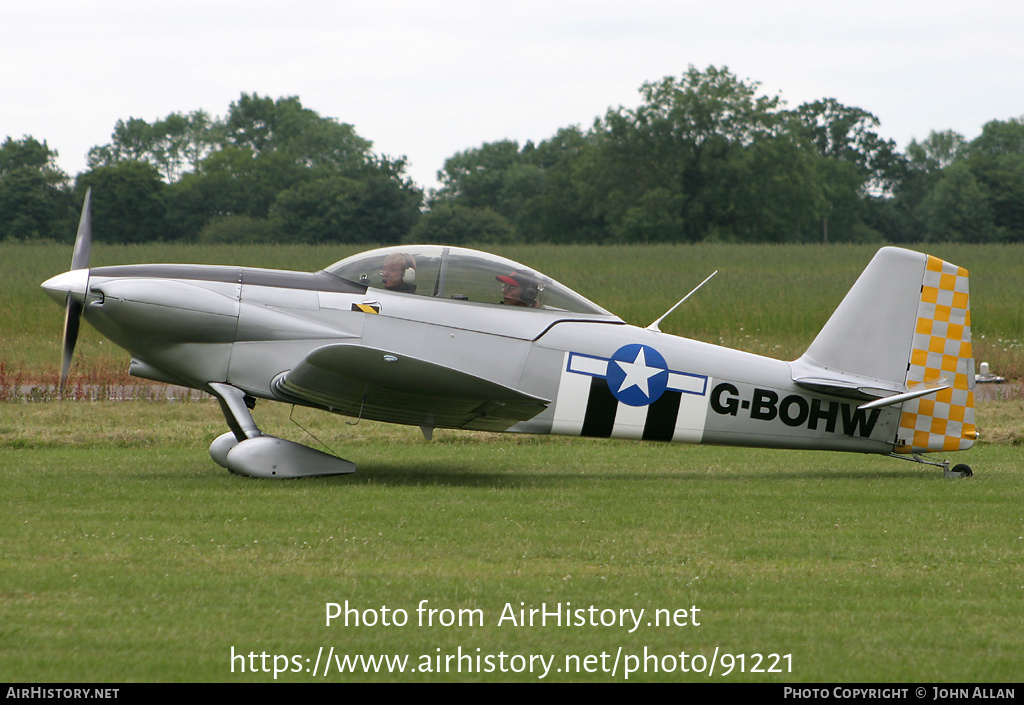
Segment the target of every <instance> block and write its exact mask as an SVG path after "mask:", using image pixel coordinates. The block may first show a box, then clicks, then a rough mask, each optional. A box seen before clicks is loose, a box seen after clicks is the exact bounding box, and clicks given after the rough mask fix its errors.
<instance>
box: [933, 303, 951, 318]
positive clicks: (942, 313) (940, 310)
mask: <svg viewBox="0 0 1024 705" xmlns="http://www.w3.org/2000/svg"><path fill="white" fill-rule="evenodd" d="M951 312H952V308H951V307H949V306H939V305H936V306H935V320H936V321H948V320H949V314H950V313H951Z"/></svg>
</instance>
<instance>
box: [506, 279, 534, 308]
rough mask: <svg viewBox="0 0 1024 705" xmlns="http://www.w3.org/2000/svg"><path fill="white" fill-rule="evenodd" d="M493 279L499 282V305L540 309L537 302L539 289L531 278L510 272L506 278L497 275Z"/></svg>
mask: <svg viewBox="0 0 1024 705" xmlns="http://www.w3.org/2000/svg"><path fill="white" fill-rule="evenodd" d="M495 279H497V280H498V281H499V282H501V303H503V304H505V305H506V306H523V307H526V308H539V307H540V302H539V301H537V295H538V294H539V293H540V287H539V285H538V284H537V281H536V280H535V279H534V278H533V277H531V276H529V275H527V274H522V273H520V272H512V273H511V274H509V275H507V276H506V275H498V276H496V277H495Z"/></svg>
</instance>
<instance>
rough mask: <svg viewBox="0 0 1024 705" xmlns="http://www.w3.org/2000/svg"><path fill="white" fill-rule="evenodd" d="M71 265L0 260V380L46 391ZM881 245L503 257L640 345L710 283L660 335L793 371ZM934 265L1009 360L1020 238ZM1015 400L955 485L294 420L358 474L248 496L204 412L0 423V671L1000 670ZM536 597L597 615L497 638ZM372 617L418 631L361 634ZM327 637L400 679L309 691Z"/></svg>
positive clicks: (132, 406) (268, 485)
mask: <svg viewBox="0 0 1024 705" xmlns="http://www.w3.org/2000/svg"><path fill="white" fill-rule="evenodd" d="M66 249H67V248H65V247H60V246H28V245H18V246H14V245H0V257H6V259H3V260H0V261H3V262H4V264H3V265H0V266H2V267H3V269H2V272H3V278H2V280H0V291H2V292H3V295H4V297H5V300H6V301H7V302H8V306H6V307H5V308H4V310H3V312H2V313H0V316H2V318H0V331H2V336H3V337H2V345H3V348H2V349H0V361H2V362H3V363H4V365H5V372H4V374H6V375H7V377H6V379H7V383H8V384H10V383H11V381H12V380H15V379H22V380H26V381H39V380H40V379H43V377H44V376H45V375H47V374H48V375H51V376H53V375H55V372H56V366H57V363H56V358H57V356H58V354H59V353H58V352H57V351H58V347H59V342H58V339H59V328H60V323H61V321H60V319H61V313H60V311H59V308H58V307H57V306H55V305H53V303H52V302H50V301H49V300H47V299H46V297H45V296H44V295H43V294H42V292H41V291H39V289H38V283H39V282H40V281H42V280H43V279H45V278H46V277H47V276H50V275H51V274H53V273H55V272H59V271H61V270H63V269H64V268H65V267H66V266H67V261H68V260H69V258H70V253H69V252H67V251H66ZM347 253H348V252H346V251H341V250H339V249H338V248H270V247H266V248H254V249H252V250H248V251H245V252H242V251H239V250H233V249H230V248H212V247H210V248H174V249H172V248H167V249H164V250H161V249H159V248H157V247H155V246H153V247H139V248H112V247H102V246H97V248H96V249H95V251H94V256H93V264H95V265H100V264H111V263H115V262H129V261H136V262H137V261H161V260H162V261H171V260H185V261H208V262H232V261H234V262H236V263H242V264H250V265H254V266H274V267H287V268H301V269H316V268H319V267H320V266H322V265H323V264H326V263H328V262H330V261H333V260H336V259H339V258H341V257H342V256H344V255H345V254H347ZM871 253H872V249H871V248H853V247H851V248H843V247H837V248H817V247H794V248H791V247H777V248H771V247H766V248H749V249H743V248H733V247H729V246H716V247H708V248H689V247H679V248H619V249H611V248H609V249H601V248H555V247H550V248H545V247H531V248H525V247H524V248H521V249H516V250H514V251H508V252H505V253H503V254H507V255H508V256H510V257H512V258H514V259H519V260H522V261H526V262H528V263H530V264H532V265H535V266H537V267H538V268H539V269H541V270H543V271H545V272H547V273H549V274H551V275H552V276H554V277H555V278H557V279H559V280H561V281H563V282H564V283H566V284H568V285H570V286H572V287H574V288H577V289H578V290H580V291H581V292H582V293H584V294H586V295H587V296H589V297H590V298H592V299H594V300H595V301H597V302H598V303H600V304H602V305H603V306H605V307H606V308H609V309H611V310H614V311H616V312H617V313H620V314H621V315H622V316H623V317H624V318H626V319H627V320H629V321H631V322H637V323H642V324H644V325H646V323H648V322H650V321H651V320H653V319H654V318H656V317H657V316H659V315H660V314H661V313H662V312H663V311H664V310H665V309H667V308H668V307H669V306H670V305H671V304H672V303H674V302H675V301H676V300H677V299H678V298H679V297H680V296H681V295H682V294H684V293H686V291H688V290H689V289H690V288H692V286H693V285H695V284H696V283H697V282H699V281H700V279H702V278H703V277H704V276H706V275H707V274H708V273H710V271H712V270H713V269H715V268H721V270H722V273H721V274H720V275H719V277H717V278H716V279H715V280H712V282H711V283H709V284H708V287H706V288H705V290H702V292H701V293H700V294H699V295H698V296H697V297H695V299H693V300H691V302H687V304H686V306H685V307H684V310H681V311H680V312H678V313H677V314H674V315H673V317H672V318H670V319H669V320H668V321H666V324H665V325H663V328H664V329H665V330H667V331H670V332H676V333H685V334H687V335H691V336H693V337H699V338H703V339H706V340H711V341H712V342H720V341H721V342H724V343H726V344H731V345H735V346H738V347H744V348H745V349H749V350H753V351H756V352H762V353H765V354H771V355H775V356H778V357H783V358H786V357H794V356H795V355H798V354H799V352H800V351H801V350H802V348H803V347H804V346H806V344H807V343H808V342H809V340H810V339H811V338H813V335H814V333H815V332H816V330H817V328H818V327H820V325H821V323H822V322H823V321H824V320H825V319H826V318H827V317H828V314H829V312H830V311H831V309H832V308H833V307H834V305H835V304H836V303H837V302H838V301H839V299H841V297H842V295H843V293H845V291H846V289H847V288H848V287H849V285H850V284H851V283H852V282H853V280H854V279H855V278H856V276H857V274H858V273H859V271H860V269H861V268H862V267H863V266H864V264H866V262H867V261H868V259H869V258H870V256H871ZM934 253H935V254H937V255H939V256H942V257H946V258H948V259H950V260H951V261H954V262H956V263H958V264H962V265H964V266H966V267H968V268H970V269H971V271H972V316H973V317H974V320H975V340H976V350H979V352H978V357H979V358H981V357H982V355H988V356H990V359H991V361H992V362H993V366H994V367H995V369H996V371H999V372H1006V371H1009V370H1010V369H1011V367H1012V368H1013V369H1014V370H1017V371H1018V372H1019V371H1020V370H1024V366H1021V365H1022V362H1021V359H1018V357H1019V355H1020V351H1019V347H1020V346H1019V343H1018V342H1016V341H1017V340H1018V337H1019V336H1020V335H1021V333H1020V331H1021V330H1022V329H1024V328H1022V326H1021V323H1022V322H1021V321H1020V320H1019V317H1020V316H1021V315H1022V314H1021V311H1020V307H1019V305H1017V304H1016V303H1015V301H1018V300H1019V299H1020V289H1021V287H1022V284H1021V282H1020V277H1019V272H1021V271H1024V269H1022V266H1021V265H1022V262H1021V259H1022V255H1024V249H1021V250H1018V249H1014V248H995V247H993V248H977V249H969V248H949V251H946V250H944V249H942V248H936V249H935V250H934ZM808 291H810V292H812V293H811V294H810V295H808V294H807V293H806V292H808ZM691 303H692V304H693V305H692V306H691ZM90 336H91V337H90ZM79 347H80V349H81V351H82V352H83V353H84V359H83V360H82V362H80V363H79V379H88V378H90V375H91V376H92V379H94V380H98V381H109V380H110V379H112V378H113V377H115V376H116V375H117V374H120V373H119V372H118V370H120V369H123V367H124V365H125V362H126V359H125V355H124V353H120V352H116V351H112V350H110V349H109V347H108V346H105V345H102V344H101V342H100V341H99V339H98V337H97V336H95V334H94V332H93V331H91V329H89V328H88V326H84V327H83V337H82V340H81V342H80V346H79ZM997 354H1002V357H996V356H997ZM50 359H53V363H52V367H53V371H52V372H46V371H45V370H46V366H47V365H48V364H50V363H49V362H43V361H44V360H46V361H48V360H50ZM997 360H1000V361H1001V362H997ZM1014 365H1017V367H1013V366H1014ZM1013 376H1016V377H1020V376H1021V375H1020V374H1016V373H1015V374H1013ZM2 382H3V380H0V383H2ZM1008 396H1009V397H1010V398H1009V399H1005V400H1002V401H996V402H985V403H982V404H980V405H979V409H978V422H979V428H980V430H981V432H982V437H983V441H982V442H980V443H979V444H977V445H976V447H975V448H974V449H973V450H971V451H970V452H968V453H964V454H953V455H952V456H951V458H950V459H951V460H953V461H954V462H968V463H970V464H971V465H972V467H973V468H974V470H975V473H976V474H975V477H973V478H971V479H969V480H945V479H943V478H942V473H941V471H940V470H938V469H936V468H929V467H924V466H919V465H914V464H911V463H906V462H899V461H896V460H891V459H887V458H884V457H879V456H863V455H846V454H837V453H813V452H810V453H800V452H784V451H761V450H749V449H731V448H713V447H703V446H679V445H665V444H644V443H633V442H615V441H593V440H587V439H568V438H556V437H519V436H514V437H512V436H504V435H493V434H471V433H461V432H455V431H438V432H437V433H436V435H435V439H434V440H433V441H432V442H427V441H425V440H423V438H422V437H421V436H420V434H419V431H418V430H416V429H407V428H404V427H394V426H388V425H383V424H374V423H366V422H363V423H360V424H359V425H355V426H353V425H347V424H346V423H345V420H344V419H342V418H339V417H333V416H330V415H327V414H322V413H318V412H313V411H309V410H296V411H295V412H294V414H295V420H296V421H297V422H298V423H301V425H302V426H303V427H305V428H306V429H308V430H309V431H310V432H312V433H313V434H314V435H315V436H317V437H318V438H320V439H321V440H322V441H324V442H325V443H326V444H327V445H328V446H330V447H331V448H333V449H335V450H336V451H337V452H338V453H339V454H340V455H342V456H343V457H346V458H349V459H351V460H353V461H355V462H357V463H358V464H359V472H358V473H357V474H355V475H351V476H345V477H334V478H316V479H304V480H297V481H286V482H273V481H260V480H250V479H246V478H242V477H238V476H233V475H230V474H228V473H227V472H226V471H224V470H223V469H221V468H220V467H218V466H216V465H215V464H214V463H213V462H212V461H211V460H210V459H209V457H208V455H207V447H208V445H209V443H210V441H211V440H212V439H213V438H214V437H216V436H217V435H219V434H220V433H222V432H223V431H224V428H225V424H224V420H223V417H222V416H221V413H220V410H219V409H218V407H217V405H216V404H214V403H212V402H210V401H185V402H141V401H134V402H48V403H29V402H25V401H8V402H5V403H0V476H2V477H3V479H4V483H5V488H4V492H3V493H2V495H0V496H2V500H0V501H2V503H3V504H2V507H3V511H2V513H0V680H3V681H8V682H87V683H95V682H133V681H232V682H241V681H261V682H267V681H272V680H275V674H274V669H275V668H277V669H278V670H279V671H281V672H280V673H278V674H277V676H276V680H278V681H286V682H314V681H319V680H327V681H345V680H375V681H388V680H394V681H403V682H410V681H429V682H435V681H443V680H462V681H464V680H501V681H527V682H529V681H536V680H541V681H542V682H546V681H554V682H566V681H601V682H620V681H623V680H625V678H626V673H625V670H626V668H627V667H631V668H639V669H641V670H640V671H636V672H634V673H631V674H630V675H629V680H667V681H695V682H707V681H711V682H737V681H757V682H766V681H770V682H805V683H812V682H868V681H870V682H918V683H926V682H1004V683H1012V682H1016V681H1018V680H1020V674H1021V672H1022V669H1024V608H1022V604H1024V561H1022V558H1024V509H1022V508H1024V485H1022V482H1021V479H1022V471H1021V469H1020V468H1021V459H1022V451H1021V446H1022V445H1024V420H1022V419H1024V401H1022V400H1021V399H1020V398H1019V397H1018V396H1017V395H1016V394H1009V395H1008ZM291 411H292V410H291V409H290V408H289V407H286V406H283V405H273V404H269V403H263V402H261V403H260V404H259V405H257V408H256V410H255V412H254V413H255V416H256V420H257V422H259V424H260V426H261V427H262V428H263V429H264V430H265V431H267V432H268V433H271V434H274V435H277V436H281V437H284V438H289V439H291V440H296V441H302V442H306V443H308V444H310V445H314V442H313V441H312V440H311V439H310V438H309V437H308V436H307V435H306V433H305V432H304V431H302V430H301V429H300V428H299V427H298V426H297V425H295V424H294V423H293V422H292V421H291V420H290V419H289V414H290V413H291ZM424 600H426V601H427V602H426V603H422V601H424ZM346 601H347V603H348V605H349V606H350V607H352V608H354V609H356V610H357V611H358V613H359V619H360V620H361V622H365V621H367V620H373V621H375V622H376V623H375V624H374V625H373V626H367V625H365V624H363V623H361V624H360V625H358V626H356V625H355V624H352V623H350V624H349V625H348V626H346V625H345V624H344V619H343V618H339V619H336V620H334V621H333V623H332V624H331V625H330V626H328V625H327V624H326V623H325V621H326V620H325V613H326V609H327V605H328V604H329V603H338V604H340V605H344V604H345V603H346ZM421 604H424V606H425V608H427V609H431V608H432V609H435V610H437V611H436V612H434V613H433V614H430V613H429V612H424V613H422V614H423V616H424V618H427V617H430V618H432V619H433V624H431V625H429V626H428V625H420V623H419V618H420V613H418V612H417V607H418V606H420V605H421ZM567 605H568V607H567ZM542 606H544V607H545V608H546V609H547V610H548V611H552V610H554V609H556V606H558V607H559V608H563V609H570V608H571V609H573V610H576V609H581V610H584V611H585V612H584V613H583V615H582V616H583V619H584V621H585V622H587V623H585V624H581V625H576V624H573V625H566V624H565V623H564V621H563V622H562V623H561V624H556V623H554V622H553V620H551V619H549V621H548V623H547V624H544V625H542V624H540V623H539V621H538V622H536V623H534V624H533V625H532V626H530V625H527V626H522V625H519V624H513V623H512V622H511V620H510V619H504V620H502V616H503V615H505V616H506V617H508V616H509V612H508V611H507V610H509V609H511V610H514V611H515V616H516V617H517V618H518V616H519V613H518V610H520V609H525V610H529V609H541V608H542ZM591 607H593V608H594V610H593V612H592V613H591V612H590V611H589V609H590V608H591ZM694 607H696V608H698V609H699V612H695V611H693V608H694ZM385 609H386V611H387V613H388V614H389V615H390V618H391V620H396V619H400V618H401V616H402V615H403V614H404V615H405V616H406V617H407V619H408V621H407V622H406V623H405V624H404V625H392V626H384V625H382V624H381V623H380V622H381V621H383V619H384V617H385ZM641 609H642V610H644V613H643V615H642V616H640V618H639V620H638V621H639V626H636V627H635V628H633V626H634V622H633V621H632V616H633V615H636V614H637V613H638V612H639V610H641ZM446 610H447V611H446ZM622 610H633V612H632V613H629V612H626V613H623V612H620V611H622ZM657 610H661V612H656V611H657ZM682 610H686V612H685V613H683V612H681V611H682ZM620 616H621V617H624V619H625V624H624V625H623V626H620V625H619V622H618V618H619V617H620ZM478 617H479V619H477V618H478ZM459 618H462V620H463V623H462V625H461V626H460V625H459V624H458V620H459ZM591 618H593V619H595V620H596V621H597V622H598V624H596V625H591V624H590V623H589V621H590V619H591ZM666 618H670V619H671V618H674V619H675V622H673V623H671V624H664V623H662V624H657V623H656V620H662V621H663V622H664V620H665V619H666ZM354 619H355V617H354V616H353V617H352V618H351V620H352V621H354ZM602 620H604V621H606V622H607V624H606V625H602V624H600V622H601V621H602ZM452 622H454V623H452ZM612 622H614V624H612ZM694 622H699V624H695V623H694ZM331 648H333V649H334V652H333V655H334V656H339V657H340V656H341V655H343V654H344V655H347V656H353V655H361V656H363V657H369V656H375V655H381V656H385V655H394V656H396V657H403V656H404V657H406V658H407V661H406V663H405V667H406V672H405V673H402V674H397V673H388V672H387V669H386V667H383V666H381V665H380V664H378V667H377V670H374V668H373V667H371V666H369V665H368V664H366V663H365V662H362V663H357V664H356V665H355V667H354V669H352V670H353V671H354V672H346V673H339V672H338V670H337V668H336V666H337V662H332V664H331V665H332V669H331V671H330V673H329V674H328V675H327V676H324V675H323V669H324V665H325V663H324V662H326V660H327V654H328V653H329V651H328V650H329V649H331ZM460 649H461V651H460ZM683 653H685V654H686V659H685V660H684V659H683V658H682V654H683ZM232 654H235V655H236V656H237V657H238V658H235V659H232ZM250 654H252V655H253V656H252V658H249V655H250ZM264 654H265V655H266V657H265V658H264V657H263V655H264ZM460 654H461V655H463V656H465V658H464V659H459V658H458V656H459V655H460ZM772 655H775V656H774V657H773V656H772ZM318 656H319V657H321V658H320V665H319V667H318V668H317V673H316V674H315V675H314V673H312V672H311V671H312V669H313V668H314V665H315V664H316V663H318ZM531 656H532V657H534V658H533V659H532V660H531V659H530V657H531ZM587 657H590V659H589V660H588V659H587ZM645 657H646V658H645ZM712 663H713V665H711V664H712ZM394 665H395V664H394V663H392V667H393V666H394ZM428 667H429V669H428ZM460 667H461V669H462V670H461V671H460V670H459V668H460ZM254 668H255V671H256V672H253V670H254ZM410 668H415V669H416V670H415V672H412V671H410V670H409V669H410ZM545 668H546V669H547V670H545ZM613 668H614V669H615V672H614V674H613V673H612V672H611V671H612V669H613ZM683 668H686V669H687V670H686V671H685V672H684V671H683V670H682V669H683ZM243 669H244V670H243ZM502 669H504V670H502ZM643 669H646V672H645V671H644V670H643ZM757 669H759V670H757ZM769 669H775V671H776V672H771V671H770V670H769ZM438 670H440V672H437V671H438ZM481 670H482V671H484V672H483V673H481V672H480V671H481ZM712 670H713V672H710V671H712ZM542 676H543V677H542Z"/></svg>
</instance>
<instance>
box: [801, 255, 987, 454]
mask: <svg viewBox="0 0 1024 705" xmlns="http://www.w3.org/2000/svg"><path fill="white" fill-rule="evenodd" d="M791 367H792V369H793V381H795V382H796V383H797V384H799V385H801V386H804V387H807V388H810V389H814V390H816V391H824V392H828V393H833V394H839V395H843V396H853V397H860V398H861V399H874V401H871V402H869V403H871V404H872V405H873V407H878V406H886V405H887V404H886V402H885V401H884V399H885V398H886V397H894V398H895V397H900V398H905V397H903V396H902V395H907V394H914V393H915V392H917V393H920V394H921V396H918V397H917V398H914V399H909V400H906V401H902V402H900V401H898V400H895V399H894V400H893V402H892V405H893V406H895V405H897V404H900V409H901V415H900V424H899V430H898V432H897V434H896V438H895V439H894V444H893V450H894V451H895V452H897V453H925V452H928V451H954V450H966V449H967V448H970V447H971V445H973V443H974V441H975V440H976V439H977V435H978V434H977V429H976V427H975V423H974V358H973V353H972V351H971V312H970V306H969V296H968V277H967V270H966V269H964V268H963V267H958V266H956V265H954V264H950V263H948V262H944V261H942V260H941V259H939V258H937V257H932V256H930V255H924V254H921V253H918V252H912V251H910V250H904V249H900V248H896V247H883V248H882V249H881V250H879V251H878V253H876V254H875V256H874V258H873V259H872V260H871V262H870V263H869V264H868V266H867V268H866V269H865V270H864V272H863V273H862V274H861V276H860V278H858V279H857V281H856V283H855V284H854V285H853V288H852V289H850V292H849V293H848V294H847V295H846V297H845V298H844V299H843V301H842V303H840V304H839V307H838V308H837V309H836V311H835V313H833V314H832V317H831V318H829V320H828V323H826V324H825V327H824V328H822V330H821V332H820V333H819V334H818V336H817V337H816V338H815V339H814V342H813V343H811V345H810V347H809V348H808V349H807V352H806V353H805V354H804V355H803V356H802V357H801V358H800V359H799V360H796V361H794V362H793V363H791ZM929 389H933V390H936V391H926V390H929Z"/></svg>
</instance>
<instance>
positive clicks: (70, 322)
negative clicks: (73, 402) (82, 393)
mask: <svg viewBox="0 0 1024 705" xmlns="http://www.w3.org/2000/svg"><path fill="white" fill-rule="evenodd" d="M82 308H83V306H82V303H81V302H80V301H76V300H75V299H74V298H73V297H72V296H71V294H68V304H67V307H66V308H65V309H64V340H63V343H62V345H61V360H60V388H61V389H64V386H65V385H66V384H67V382H68V372H69V371H70V370H71V357H72V355H74V354H75V343H76V342H78V326H79V319H80V318H81V316H82Z"/></svg>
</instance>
